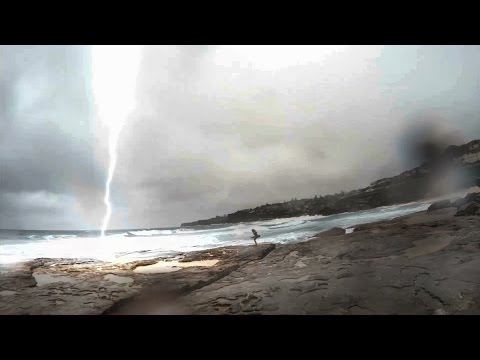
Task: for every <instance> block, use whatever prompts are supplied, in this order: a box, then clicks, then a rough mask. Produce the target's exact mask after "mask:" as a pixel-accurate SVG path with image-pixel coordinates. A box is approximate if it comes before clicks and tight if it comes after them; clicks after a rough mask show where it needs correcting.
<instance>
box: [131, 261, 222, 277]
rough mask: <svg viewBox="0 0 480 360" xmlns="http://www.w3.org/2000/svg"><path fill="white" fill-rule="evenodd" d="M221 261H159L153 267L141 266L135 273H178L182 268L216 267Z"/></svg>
mask: <svg viewBox="0 0 480 360" xmlns="http://www.w3.org/2000/svg"><path fill="white" fill-rule="evenodd" d="M218 261H219V260H217V259H213V260H201V261H188V262H179V261H159V262H157V263H156V264H153V265H146V266H139V267H137V268H136V269H135V270H134V272H136V273H139V274H157V273H165V272H172V271H178V270H180V269H182V268H187V267H199V266H203V267H211V266H214V265H215V264H216V263H217V262H218Z"/></svg>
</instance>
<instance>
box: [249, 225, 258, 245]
mask: <svg viewBox="0 0 480 360" xmlns="http://www.w3.org/2000/svg"><path fill="white" fill-rule="evenodd" d="M252 233H253V236H252V237H251V239H253V241H255V245H257V239H258V238H259V237H260V235H258V234H257V231H256V230H255V229H252Z"/></svg>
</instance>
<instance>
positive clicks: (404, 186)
mask: <svg viewBox="0 0 480 360" xmlns="http://www.w3.org/2000/svg"><path fill="white" fill-rule="evenodd" d="M447 170H449V171H450V172H451V171H454V172H455V173H456V174H458V175H459V176H458V177H457V180H456V183H455V187H456V188H458V189H461V188H467V187H470V186H475V185H479V186H480V184H479V183H478V179H479V178H480V140H473V141H471V142H469V143H467V144H464V145H461V146H455V145H451V146H449V147H447V148H446V149H445V151H444V152H443V153H442V154H441V156H439V158H437V159H434V160H433V161H430V162H427V163H424V164H422V165H421V166H418V167H416V168H414V169H411V170H407V171H404V172H403V173H401V174H399V175H397V176H393V177H390V178H384V179H380V180H377V181H374V182H372V183H371V184H370V185H369V186H367V187H365V188H363V189H358V190H353V191H350V192H346V193H343V192H342V193H340V194H334V195H326V196H315V197H314V198H311V199H301V200H297V199H295V200H291V201H285V202H283V203H276V204H266V205H262V206H258V207H256V208H253V209H244V210H239V211H237V212H234V213H232V214H228V215H225V216H217V217H215V218H212V219H207V220H199V221H194V222H190V223H183V224H182V225H181V226H183V227H185V226H195V225H212V224H224V223H238V222H249V221H258V220H270V219H276V218H285V217H294V216H301V215H332V214H338V213H342V212H350V211H358V210H367V209H372V208H375V207H379V206H385V205H392V204H400V203H406V202H410V201H416V200H420V199H422V198H424V197H426V196H429V195H440V194H436V193H434V191H435V190H434V188H435V187H434V186H433V184H436V183H437V182H438V180H441V179H442V177H444V174H445V173H446V171H447ZM437 191H438V190H437Z"/></svg>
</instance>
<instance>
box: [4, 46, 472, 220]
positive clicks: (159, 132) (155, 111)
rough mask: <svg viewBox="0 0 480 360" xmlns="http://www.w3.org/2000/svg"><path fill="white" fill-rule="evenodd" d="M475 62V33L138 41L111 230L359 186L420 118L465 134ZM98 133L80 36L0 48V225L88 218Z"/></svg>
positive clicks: (102, 166) (400, 146)
mask: <svg viewBox="0 0 480 360" xmlns="http://www.w3.org/2000/svg"><path fill="white" fill-rule="evenodd" d="M479 64H480V47H477V46H385V47H384V46H339V47H333V46H324V47H305V46H298V47H295V46H286V47H281V46H273V47H268V46H267V47H264V46H243V47H238V46H237V47H235V46H148V47H145V49H144V52H143V58H142V62H141V68H140V73H139V75H138V79H137V86H136V89H135V91H136V102H137V105H136V108H135V111H134V112H133V113H132V114H131V115H130V117H129V118H128V121H127V122H126V124H125V127H124V128H123V131H122V133H121V135H120V139H119V143H118V163H117V168H116V172H115V177H114V180H113V184H112V202H113V215H112V219H111V222H110V228H131V227H158V226H175V225H179V224H180V223H181V222H186V221H192V220H197V219H202V218H208V217H212V216H215V215H223V214H225V213H229V212H232V211H236V210H239V209H242V208H249V207H255V206H258V205H261V204H264V203H267V202H268V203H272V202H277V201H283V200H289V199H291V198H293V197H297V198H302V197H311V196H314V195H319V194H323V195H325V194H329V193H335V192H339V191H341V190H351V189H354V188H358V187H363V186H366V185H368V183H369V182H371V181H373V180H376V179H378V178H380V177H384V176H391V175H395V174H396V173H398V172H401V171H403V170H405V169H406V168H410V167H413V166H416V165H417V163H416V162H417V161H418V159H413V158H411V157H409V156H408V151H406V147H405V146H406V144H408V143H409V140H411V139H410V137H409V136H410V134H411V133H412V129H415V127H419V126H423V125H425V124H427V123H428V122H430V123H432V122H433V123H434V124H435V131H436V132H437V135H438V136H443V137H447V138H448V139H449V140H451V141H453V142H457V143H462V142H464V141H469V140H471V139H474V138H480V125H479V124H480V121H479V114H480V112H479V110H480V109H479V106H480V105H479V104H480V102H479V101H478V100H479V99H478V96H479V94H480V88H479V86H480V85H479V84H480V67H479V66H478V65H479ZM112 86H113V87H115V86H117V87H121V86H122V74H121V73H120V74H118V78H116V79H115V83H114V84H112ZM112 94H113V92H112ZM107 138H108V132H107V130H106V129H105V128H104V127H102V126H101V121H100V120H99V119H98V118H97V117H96V107H95V99H94V98H93V91H92V66H91V49H90V48H89V47H87V46H1V47H0V228H23V229H89V228H99V227H100V225H101V222H102V217H103V213H104V211H105V209H104V205H103V191H104V189H103V186H104V181H105V178H106V170H107V166H108V153H107Z"/></svg>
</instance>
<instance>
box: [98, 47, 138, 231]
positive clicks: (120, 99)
mask: <svg viewBox="0 0 480 360" xmlns="http://www.w3.org/2000/svg"><path fill="white" fill-rule="evenodd" d="M141 53H142V46H139V45H128V46H123V45H120V46H117V45H115V46H113V45H105V46H93V50H92V67H93V92H94V96H95V104H96V106H97V114H98V117H99V119H100V121H101V122H102V123H103V124H104V125H105V126H106V127H107V128H108V131H109V139H108V154H109V157H110V164H109V167H108V176H107V181H106V183H105V197H104V202H105V206H106V213H105V216H104V218H103V222H102V228H101V237H104V236H105V231H106V230H107V227H108V223H109V221H110V217H111V215H112V204H111V199H110V196H111V184H112V180H113V175H114V173H115V167H116V164H117V143H118V138H119V136H120V133H121V131H122V128H123V125H124V124H125V121H126V120H127V118H128V116H129V115H130V114H131V112H132V111H133V109H134V107H135V88H136V80H137V76H138V72H139V67H140V60H141Z"/></svg>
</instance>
